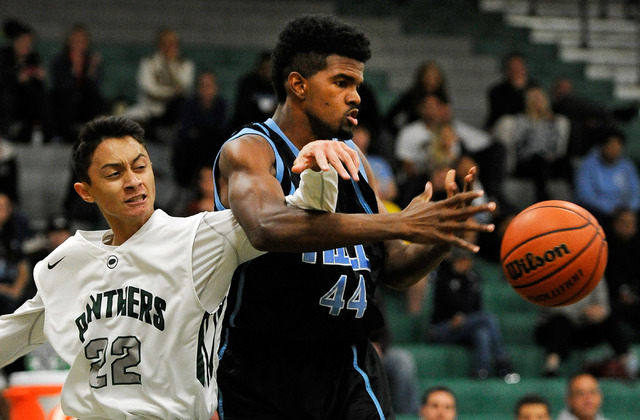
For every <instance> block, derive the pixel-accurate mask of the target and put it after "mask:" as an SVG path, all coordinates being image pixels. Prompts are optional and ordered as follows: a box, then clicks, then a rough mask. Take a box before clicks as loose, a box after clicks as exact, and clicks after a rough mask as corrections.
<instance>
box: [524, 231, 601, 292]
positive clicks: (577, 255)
mask: <svg viewBox="0 0 640 420" xmlns="http://www.w3.org/2000/svg"><path fill="white" fill-rule="evenodd" d="M597 237H598V234H597V232H595V234H594V235H593V236H592V237H591V239H590V240H589V242H587V244H586V245H585V246H584V247H582V249H581V250H580V251H579V252H578V253H577V254H575V255H573V256H572V257H571V258H570V259H569V260H567V261H566V262H565V263H564V264H563V265H562V266H560V267H558V268H557V269H556V270H555V271H553V272H551V273H549V274H547V275H546V276H544V277H542V278H539V279H537V280H535V281H532V282H530V283H527V284H521V285H518V286H516V285H512V287H513V288H514V289H524V288H526V287H530V286H535V285H536V284H538V283H542V282H543V281H545V280H547V279H548V278H550V277H553V276H554V275H556V274H557V273H558V272H559V271H562V270H563V269H564V268H565V267H566V266H567V265H569V264H571V263H572V262H573V261H575V260H576V259H577V258H578V257H580V255H582V254H584V253H585V252H586V251H587V250H588V249H589V247H590V246H591V244H592V243H593V242H594V241H595V240H596V238H597ZM598 258H600V256H598ZM592 273H593V270H592Z"/></svg>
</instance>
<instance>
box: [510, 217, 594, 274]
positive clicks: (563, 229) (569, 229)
mask: <svg viewBox="0 0 640 420" xmlns="http://www.w3.org/2000/svg"><path fill="white" fill-rule="evenodd" d="M589 225H591V226H593V227H594V228H595V230H596V234H597V233H598V229H597V228H596V226H595V225H594V224H593V223H590V222H589V221H587V223H586V224H584V225H580V226H574V227H570V228H562V229H554V230H550V231H548V232H543V233H540V234H538V235H536V236H532V237H530V238H528V239H527V240H526V241H523V242H520V243H519V244H517V245H516V246H514V247H513V248H512V249H510V250H509V252H507V253H506V254H505V256H504V258H503V259H502V260H500V264H504V262H505V261H506V260H507V259H508V258H509V256H510V255H511V254H512V253H513V252H515V251H516V250H517V249H518V248H520V247H521V246H524V245H526V244H527V243H529V242H531V241H533V240H535V239H538V238H541V237H543V236H547V235H550V234H552V233H558V232H569V231H573V230H580V229H585V228H587V227H588V226H589Z"/></svg>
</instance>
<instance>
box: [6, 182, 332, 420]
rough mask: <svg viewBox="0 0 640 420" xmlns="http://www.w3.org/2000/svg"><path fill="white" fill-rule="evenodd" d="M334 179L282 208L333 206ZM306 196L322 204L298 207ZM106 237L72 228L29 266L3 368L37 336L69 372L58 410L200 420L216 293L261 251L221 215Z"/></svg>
mask: <svg viewBox="0 0 640 420" xmlns="http://www.w3.org/2000/svg"><path fill="white" fill-rule="evenodd" d="M305 172H307V171H305ZM308 172H311V171H308ZM333 177H334V178H335V183H334V182H333V181H332V182H329V183H326V182H325V183H323V184H322V185H320V187H318V184H314V185H313V187H312V188H307V190H306V191H302V192H301V194H302V196H297V197H293V199H291V197H288V198H287V201H288V202H290V203H296V202H298V203H300V204H304V203H310V202H311V203H315V204H314V205H320V206H321V208H324V209H329V210H332V209H334V208H335V200H336V196H337V177H336V176H335V171H334V172H333ZM304 178H305V176H304V174H303V179H304ZM306 178H307V179H308V177H306ZM312 184H313V183H312V182H309V183H308V184H307V186H308V187H309V186H311V185H312ZM313 190H316V192H315V195H319V193H318V192H319V191H322V194H324V197H325V198H326V199H327V200H329V205H327V202H324V203H318V201H317V200H313V199H310V200H306V199H305V198H304V194H305V193H307V194H309V193H311V192H313ZM316 198H317V197H316ZM110 235H111V231H95V232H82V231H79V232H77V233H76V234H75V235H74V236H72V237H71V238H69V239H68V240H67V241H66V242H64V243H63V244H62V245H60V246H59V247H58V248H56V249H55V250H54V251H53V252H52V253H51V254H50V255H49V256H47V258H45V259H44V260H42V261H40V262H39V263H38V264H37V265H36V267H35V269H34V278H35V280H36V284H37V286H38V294H37V295H36V296H35V297H34V298H33V299H31V300H30V301H28V302H26V303H25V304H24V305H23V306H22V307H20V308H19V309H18V310H17V311H16V312H15V313H14V314H11V315H7V316H3V317H0V337H1V339H0V366H1V365H5V364H6V363H8V362H10V361H11V360H13V359H15V358H16V357H19V356H21V355H23V354H26V353H27V352H28V351H30V350H32V349H33V348H35V347H37V345H39V344H41V343H43V342H44V341H45V338H46V339H47V340H48V341H49V342H50V343H51V345H52V346H53V347H54V349H55V350H56V352H57V353H58V354H59V356H60V357H61V358H62V359H63V360H64V361H65V362H67V363H68V364H69V365H70V366H71V368H70V371H69V373H68V375H67V379H66V381H65V383H64V385H63V388H62V394H61V403H62V408H63V411H64V413H65V414H67V415H70V416H74V417H77V418H81V419H83V420H86V419H206V420H208V419H209V418H211V416H212V415H213V414H214V412H215V409H216V407H217V385H216V377H215V374H216V369H217V366H218V355H217V351H218V348H219V342H220V331H221V329H220V328H218V326H219V323H220V322H221V321H222V317H223V314H224V310H225V307H226V299H225V296H226V293H227V291H228V288H229V284H230V282H231V278H232V275H233V272H234V270H235V269H236V267H237V266H238V265H240V264H242V263H243V262H246V261H248V260H249V259H251V258H255V257H257V256H259V255H261V254H263V253H264V252H262V251H258V250H256V249H255V248H253V246H251V243H250V242H249V240H248V239H247V236H246V234H245V233H244V231H243V230H242V229H241V227H240V225H239V223H238V222H237V221H236V219H235V218H234V217H233V215H232V213H231V212H230V211H221V212H213V213H200V214H198V215H195V216H191V217H188V218H176V217H171V216H168V215H167V214H166V213H164V212H163V211H162V210H156V211H155V212H154V213H153V215H152V216H151V218H150V219H149V220H148V221H147V223H145V225H144V226H143V227H142V228H140V230H138V232H136V233H135V234H134V235H133V236H132V237H131V238H129V239H128V240H127V241H126V242H125V243H123V244H122V245H120V246H109V245H105V243H109V236H110Z"/></svg>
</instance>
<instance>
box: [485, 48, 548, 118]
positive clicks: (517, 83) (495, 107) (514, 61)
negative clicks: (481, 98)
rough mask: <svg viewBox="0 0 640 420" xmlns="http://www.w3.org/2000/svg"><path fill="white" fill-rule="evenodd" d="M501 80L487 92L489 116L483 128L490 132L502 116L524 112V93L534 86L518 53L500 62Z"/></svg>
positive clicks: (525, 64)
mask: <svg viewBox="0 0 640 420" xmlns="http://www.w3.org/2000/svg"><path fill="white" fill-rule="evenodd" d="M502 73H503V79H502V80H501V81H500V82H498V83H497V84H495V85H493V86H491V87H490V88H489V92H488V99H489V115H488V116H487V121H486V123H485V128H486V129H487V130H491V129H492V128H493V125H494V124H495V123H496V121H498V119H499V118H500V117H502V116H503V115H515V114H519V113H521V112H524V110H525V92H526V90H527V89H529V88H530V87H533V86H536V83H535V81H533V80H532V79H531V78H530V77H529V70H528V68H527V62H526V60H525V58H524V56H523V55H522V54H521V53H519V52H512V53H509V54H508V55H507V56H506V57H504V59H503V62H502Z"/></svg>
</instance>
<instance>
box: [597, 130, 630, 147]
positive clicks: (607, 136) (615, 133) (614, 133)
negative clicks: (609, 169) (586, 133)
mask: <svg viewBox="0 0 640 420" xmlns="http://www.w3.org/2000/svg"><path fill="white" fill-rule="evenodd" d="M612 137H618V138H619V139H620V141H622V144H626V143H627V136H626V135H625V133H624V132H623V131H622V130H621V129H619V128H618V127H615V126H609V127H607V128H606V129H604V131H603V132H602V135H601V136H600V139H599V143H600V145H601V146H602V145H604V144H607V143H608V142H609V140H611V138H612Z"/></svg>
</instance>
